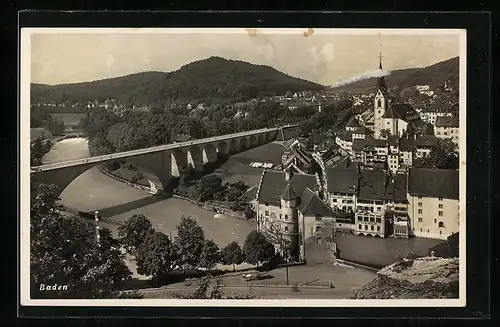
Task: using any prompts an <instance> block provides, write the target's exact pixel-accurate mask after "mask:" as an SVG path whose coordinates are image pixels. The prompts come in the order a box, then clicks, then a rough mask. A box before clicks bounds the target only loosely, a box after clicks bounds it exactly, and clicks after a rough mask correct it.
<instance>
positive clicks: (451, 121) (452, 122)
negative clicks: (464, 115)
mask: <svg viewBox="0 0 500 327" xmlns="http://www.w3.org/2000/svg"><path fill="white" fill-rule="evenodd" d="M435 125H436V127H458V126H459V122H458V117H456V116H452V117H437V118H436V124H435Z"/></svg>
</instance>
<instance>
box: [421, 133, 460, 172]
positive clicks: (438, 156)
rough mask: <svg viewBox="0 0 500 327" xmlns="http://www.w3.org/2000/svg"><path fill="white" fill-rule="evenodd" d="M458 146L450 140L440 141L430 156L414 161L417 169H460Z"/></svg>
mask: <svg viewBox="0 0 500 327" xmlns="http://www.w3.org/2000/svg"><path fill="white" fill-rule="evenodd" d="M458 165H459V162H458V154H457V153H456V145H455V144H454V143H453V142H451V141H450V140H440V142H439V143H438V145H437V146H436V147H434V148H433V149H432V150H431V152H430V154H429V155H428V156H425V157H423V158H417V159H415V160H414V161H413V167H415V168H432V169H458Z"/></svg>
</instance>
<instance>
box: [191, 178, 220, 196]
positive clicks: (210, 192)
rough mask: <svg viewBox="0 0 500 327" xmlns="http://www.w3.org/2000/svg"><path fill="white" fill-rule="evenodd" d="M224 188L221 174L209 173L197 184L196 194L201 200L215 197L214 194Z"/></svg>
mask: <svg viewBox="0 0 500 327" xmlns="http://www.w3.org/2000/svg"><path fill="white" fill-rule="evenodd" d="M221 189H222V180H221V178H220V177H219V176H215V175H207V176H203V178H202V179H200V180H199V181H198V183H197V184H196V196H197V198H198V200H200V201H207V200H211V199H213V197H214V195H215V194H217V192H219V191H221Z"/></svg>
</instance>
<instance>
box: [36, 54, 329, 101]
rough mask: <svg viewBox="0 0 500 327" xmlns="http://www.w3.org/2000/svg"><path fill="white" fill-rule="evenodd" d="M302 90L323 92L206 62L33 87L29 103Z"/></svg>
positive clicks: (242, 67)
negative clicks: (120, 75)
mask: <svg viewBox="0 0 500 327" xmlns="http://www.w3.org/2000/svg"><path fill="white" fill-rule="evenodd" d="M305 90H323V86H322V85H319V84H316V83H313V82H310V81H306V80H303V79H299V78H295V77H292V76H289V75H286V74H284V73H282V72H279V71H277V70H276V69H274V68H271V67H269V66H263V65H254V64H250V63H248V62H244V61H237V60H226V59H223V58H220V57H210V58H208V59H203V60H199V61H195V62H192V63H190V64H187V65H185V66H182V67H181V68H180V69H179V70H177V71H174V72H170V73H165V72H143V73H137V74H131V75H127V76H123V77H117V78H109V79H103V80H98V81H93V82H83V83H74V84H61V85H55V86H50V85H42V84H31V97H32V101H33V102H36V101H67V100H71V101H93V100H104V99H107V98H109V99H115V100H116V101H118V102H120V103H123V104H136V105H150V104H154V103H159V102H162V101H167V100H173V99H183V100H194V99H209V98H234V99H249V98H254V97H256V96H260V95H272V94H284V93H285V92H286V91H291V92H297V91H305Z"/></svg>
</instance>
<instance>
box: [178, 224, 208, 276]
mask: <svg viewBox="0 0 500 327" xmlns="http://www.w3.org/2000/svg"><path fill="white" fill-rule="evenodd" d="M175 245H176V248H177V254H178V256H179V266H183V267H190V268H192V267H197V266H198V265H199V263H200V258H201V254H202V252H203V247H204V245H205V234H204V232H203V229H202V228H201V227H200V225H198V222H197V221H196V220H194V219H193V218H191V217H185V216H183V217H182V218H181V222H180V224H179V225H178V226H177V236H176V238H175Z"/></svg>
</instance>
